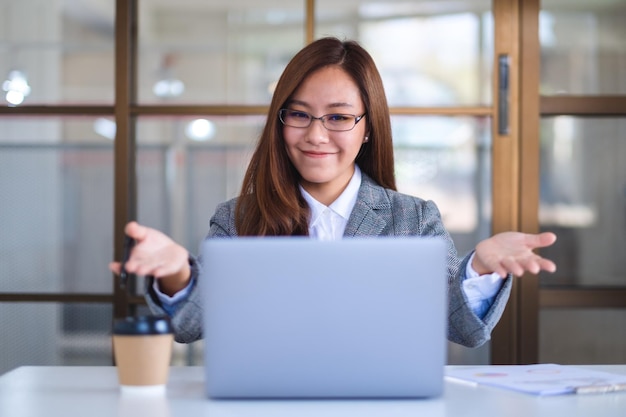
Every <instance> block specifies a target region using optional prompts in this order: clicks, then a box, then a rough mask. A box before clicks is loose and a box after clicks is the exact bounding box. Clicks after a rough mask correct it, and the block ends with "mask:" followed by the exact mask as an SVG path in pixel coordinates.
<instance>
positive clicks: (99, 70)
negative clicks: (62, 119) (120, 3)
mask: <svg viewBox="0 0 626 417" xmlns="http://www.w3.org/2000/svg"><path fill="white" fill-rule="evenodd" d="M114 19H115V2H114V1H99V2H93V1H90V0H74V1H71V2H68V1H46V0H21V1H13V0H0V27H1V28H2V29H1V30H0V87H1V89H0V93H2V98H1V100H0V103H1V104H0V105H2V106H19V105H22V104H70V103H71V104H77V103H80V104H112V103H113V99H114V92H115V89H114V88H113V83H114V74H115V72H114V59H115V54H114V51H113V47H114V40H115V36H114V26H115V22H114Z"/></svg>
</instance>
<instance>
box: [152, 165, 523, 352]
mask: <svg viewBox="0 0 626 417" xmlns="http://www.w3.org/2000/svg"><path fill="white" fill-rule="evenodd" d="M235 204H236V199H232V200H230V201H227V202H225V203H222V204H220V205H219V206H218V207H217V209H216V211H215V214H214V215H213V217H212V218H211V221H210V228H209V233H208V235H207V237H206V239H210V238H214V237H233V236H236V235H237V232H236V230H235V221H234V213H235ZM344 236H345V237H357V236H440V237H443V238H445V239H446V240H447V242H448V299H449V302H448V339H449V340H450V341H452V342H455V343H458V344H461V345H464V346H468V347H477V346H480V345H482V344H483V343H485V342H486V341H487V340H489V338H490V334H491V331H492V329H493V327H494V326H495V325H496V323H497V322H498V320H499V319H500V317H501V315H502V312H503V311H504V307H505V306H506V302H507V300H508V297H509V294H510V292H511V285H512V277H511V276H509V277H507V278H506V279H505V280H504V284H503V286H502V288H501V290H500V292H499V293H498V295H497V296H496V298H495V301H494V303H493V305H492V306H491V308H490V310H489V311H488V312H487V314H486V315H485V317H484V318H483V319H482V320H481V319H480V318H478V317H477V316H476V315H475V314H474V313H473V312H472V310H471V309H470V307H469V305H468V301H467V298H466V296H465V293H464V292H463V290H462V288H461V281H462V280H463V278H464V271H465V266H466V263H467V261H468V259H469V257H470V255H471V253H470V254H468V255H466V256H465V257H464V258H463V259H459V258H458V256H457V251H456V248H455V247H454V243H453V242H452V239H451V238H450V235H449V234H448V232H447V231H446V229H445V228H444V226H443V223H442V221H441V216H440V214H439V209H438V208H437V206H436V205H435V203H433V202H432V201H424V200H422V199H419V198H417V197H412V196H408V195H405V194H400V193H398V192H395V191H393V190H389V189H385V188H383V187H381V186H379V185H378V184H377V183H376V182H374V181H373V180H372V179H371V178H369V177H368V176H367V175H365V174H364V173H363V179H362V182H361V187H360V189H359V194H358V198H357V202H356V205H355V207H354V209H353V211H352V213H351V215H350V218H349V220H348V224H347V226H346V230H345V232H344ZM190 262H191V266H192V276H193V277H196V278H197V277H198V275H199V269H200V267H201V263H202V262H201V260H196V259H195V258H193V257H192V258H191V259H190ZM194 282H195V281H194ZM151 288H152V286H151V285H149V286H148V293H147V296H146V299H147V302H148V304H149V306H150V308H151V310H152V311H153V312H154V313H157V314H165V311H164V310H163V308H162V307H161V306H160V304H159V301H158V298H157V297H156V296H155V295H154V294H153V293H152V290H151ZM172 322H173V326H174V329H175V333H176V335H175V336H176V340H177V341H178V342H183V343H188V342H193V341H195V340H198V339H200V338H201V337H202V303H201V300H200V291H199V290H198V287H197V286H194V288H192V290H191V293H190V295H189V297H188V298H187V299H186V300H185V301H182V302H181V303H179V304H177V305H176V311H175V313H174V315H173V317H172Z"/></svg>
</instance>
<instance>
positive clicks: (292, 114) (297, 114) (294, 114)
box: [287, 110, 311, 120]
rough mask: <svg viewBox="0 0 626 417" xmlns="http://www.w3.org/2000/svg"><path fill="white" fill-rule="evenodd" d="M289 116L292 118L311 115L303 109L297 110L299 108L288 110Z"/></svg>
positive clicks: (306, 117) (305, 117)
mask: <svg viewBox="0 0 626 417" xmlns="http://www.w3.org/2000/svg"><path fill="white" fill-rule="evenodd" d="M287 117H289V118H291V119H303V120H305V119H308V118H310V117H311V116H309V113H306V112H303V111H297V110H289V111H288V112H287Z"/></svg>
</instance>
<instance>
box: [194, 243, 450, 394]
mask: <svg viewBox="0 0 626 417" xmlns="http://www.w3.org/2000/svg"><path fill="white" fill-rule="evenodd" d="M201 256H202V265H203V267H202V272H201V275H200V278H199V285H200V286H201V291H202V293H201V294H202V297H203V300H202V301H203V306H204V313H203V314H204V322H203V326H204V329H203V330H204V360H205V363H204V368H205V378H206V380H205V383H206V392H207V395H208V396H209V397H210V398H416V397H434V396H439V395H441V393H442V390H443V370H444V365H445V361H446V346H447V341H446V323H447V319H446V317H447V305H448V302H447V294H446V291H447V286H446V283H447V278H446V245H445V243H444V241H443V240H441V239H438V238H418V237H406V238H405V237H401V238H398V237H396V238H388V237H376V238H374V237H368V238H346V239H343V240H339V241H330V242H328V241H318V240H314V239H310V238H306V237H270V238H268V237H245V238H243V237H242V238H233V239H209V240H206V241H204V242H203V243H202V245H201Z"/></svg>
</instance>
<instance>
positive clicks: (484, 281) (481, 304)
mask: <svg viewBox="0 0 626 417" xmlns="http://www.w3.org/2000/svg"><path fill="white" fill-rule="evenodd" d="M473 259H474V254H472V256H471V257H470V259H469V261H467V266H466V268H465V279H464V280H463V283H462V284H463V292H465V295H466V296H467V300H468V302H469V306H470V308H471V309H472V311H473V312H474V314H476V315H477V316H478V317H480V318H481V319H482V318H483V317H484V316H485V315H486V314H487V312H488V311H489V309H490V308H491V305H492V304H493V301H494V299H495V297H496V295H498V292H500V289H501V288H502V285H503V283H504V280H503V279H502V277H500V275H498V274H497V273H495V272H494V273H491V274H485V275H479V274H478V272H476V271H475V270H474V268H472V260H473Z"/></svg>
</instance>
